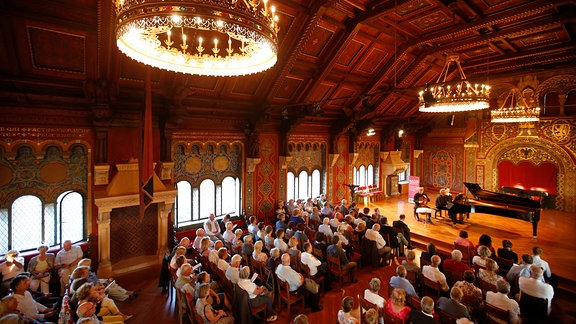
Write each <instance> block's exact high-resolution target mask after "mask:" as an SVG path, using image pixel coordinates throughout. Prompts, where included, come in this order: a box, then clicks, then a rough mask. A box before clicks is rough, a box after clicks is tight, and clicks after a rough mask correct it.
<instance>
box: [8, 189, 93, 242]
mask: <svg viewBox="0 0 576 324" xmlns="http://www.w3.org/2000/svg"><path fill="white" fill-rule="evenodd" d="M84 209H85V208H84V197H83V196H82V195H81V194H80V193H78V192H76V191H66V192H64V193H62V194H60V195H59V196H58V198H57V199H56V201H54V202H49V203H44V202H43V201H42V200H40V198H38V197H36V196H32V195H24V196H20V197H18V198H17V199H16V200H14V202H13V203H12V205H11V206H10V207H9V208H7V209H2V210H0V244H1V246H0V251H2V252H4V253H5V252H6V251H8V250H10V249H16V250H19V251H21V252H22V251H27V250H35V249H36V248H38V246H39V245H40V244H46V245H48V246H54V245H59V244H61V243H62V242H63V241H65V240H71V241H72V242H73V243H75V242H79V241H82V240H84V239H85V238H86V237H85V230H84V223H85V210H84Z"/></svg>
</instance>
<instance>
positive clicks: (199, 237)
mask: <svg viewBox="0 0 576 324" xmlns="http://www.w3.org/2000/svg"><path fill="white" fill-rule="evenodd" d="M205 236H206V231H205V230H204V229H203V228H199V229H197V230H196V237H195V238H194V243H192V247H193V248H195V249H196V250H198V251H200V242H201V241H202V239H203V238H204V237H205ZM210 242H211V243H210V246H213V245H214V242H212V240H210Z"/></svg>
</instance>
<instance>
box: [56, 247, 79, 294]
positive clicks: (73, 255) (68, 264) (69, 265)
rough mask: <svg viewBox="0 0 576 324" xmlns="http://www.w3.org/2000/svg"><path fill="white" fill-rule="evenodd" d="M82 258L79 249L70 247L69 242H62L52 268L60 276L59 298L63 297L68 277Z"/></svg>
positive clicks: (68, 280)
mask: <svg viewBox="0 0 576 324" xmlns="http://www.w3.org/2000/svg"><path fill="white" fill-rule="evenodd" d="M83 257H84V252H82V248H81V247H79V246H76V245H72V242H71V241H70V240H66V241H64V243H63V244H62V250H60V251H58V253H57V254H56V259H55V260H54V268H55V269H56V270H58V275H59V276H60V296H64V292H65V291H66V287H67V286H68V283H69V282H70V275H71V274H72V271H74V269H76V266H77V265H78V262H80V260H82V258H83Z"/></svg>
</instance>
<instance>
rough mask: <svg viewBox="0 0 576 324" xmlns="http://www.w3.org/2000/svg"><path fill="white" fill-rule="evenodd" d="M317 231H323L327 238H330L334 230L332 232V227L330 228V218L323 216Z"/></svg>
mask: <svg viewBox="0 0 576 324" xmlns="http://www.w3.org/2000/svg"><path fill="white" fill-rule="evenodd" d="M318 231H319V232H322V233H324V235H325V236H326V238H327V239H328V240H331V239H332V236H333V235H334V232H332V228H330V218H328V217H324V219H323V220H322V224H321V225H320V226H318Z"/></svg>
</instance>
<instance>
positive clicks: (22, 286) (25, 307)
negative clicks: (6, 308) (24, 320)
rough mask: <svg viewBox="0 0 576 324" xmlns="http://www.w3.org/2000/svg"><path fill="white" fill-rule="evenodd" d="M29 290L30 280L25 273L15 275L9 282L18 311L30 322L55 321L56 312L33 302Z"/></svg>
mask: <svg viewBox="0 0 576 324" xmlns="http://www.w3.org/2000/svg"><path fill="white" fill-rule="evenodd" d="M29 288H30V278H28V276H27V274H26V273H23V274H20V275H17V276H16V277H14V278H13V279H12V281H11V282H10V289H12V293H13V296H14V298H15V299H16V300H17V301H18V307H17V309H18V311H20V312H21V313H22V314H24V315H25V316H26V317H28V318H30V319H32V320H40V321H56V320H57V318H58V312H56V311H54V309H52V308H48V307H46V306H44V305H42V304H40V303H38V302H36V301H35V300H34V298H32V294H31V293H30V291H28V289H29Z"/></svg>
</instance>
